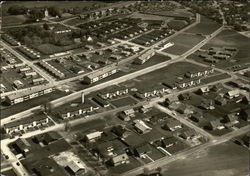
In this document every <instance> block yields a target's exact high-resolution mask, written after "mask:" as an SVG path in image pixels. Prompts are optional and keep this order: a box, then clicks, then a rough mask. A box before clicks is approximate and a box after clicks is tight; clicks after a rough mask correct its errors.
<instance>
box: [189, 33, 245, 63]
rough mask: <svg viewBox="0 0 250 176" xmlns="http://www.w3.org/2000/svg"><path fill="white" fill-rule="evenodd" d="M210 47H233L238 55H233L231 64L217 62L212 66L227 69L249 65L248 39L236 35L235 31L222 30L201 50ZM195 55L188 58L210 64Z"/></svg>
mask: <svg viewBox="0 0 250 176" xmlns="http://www.w3.org/2000/svg"><path fill="white" fill-rule="evenodd" d="M210 47H235V48H237V49H238V50H239V51H238V53H237V54H236V55H235V57H234V58H232V59H231V62H229V61H219V62H218V63H215V64H214V65H215V66H217V67H219V68H227V67H231V66H233V65H239V64H244V63H250V60H249V57H250V52H249V48H250V38H247V37H245V36H244V35H241V34H239V33H237V32H236V31H233V30H224V31H222V32H221V33H219V34H218V35H217V36H216V37H215V38H213V39H212V40H210V41H209V42H208V43H207V44H206V45H205V46H204V47H202V48H203V49H208V48H210ZM197 54H198V52H196V53H194V54H192V55H190V56H189V58H192V59H194V60H196V61H198V62H201V63H205V64H210V63H207V62H204V61H203V59H201V58H199V57H198V55H197Z"/></svg>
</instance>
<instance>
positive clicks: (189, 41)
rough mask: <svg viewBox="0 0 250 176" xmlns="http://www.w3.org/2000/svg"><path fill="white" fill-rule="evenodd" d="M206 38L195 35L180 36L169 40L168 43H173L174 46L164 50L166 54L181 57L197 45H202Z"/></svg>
mask: <svg viewBox="0 0 250 176" xmlns="http://www.w3.org/2000/svg"><path fill="white" fill-rule="evenodd" d="M204 39H205V37H203V36H201V35H195V34H186V33H184V34H180V35H178V36H176V37H174V38H173V39H171V40H169V41H168V42H173V43H174V45H173V46H171V47H169V48H167V49H165V50H163V51H164V52H167V53H170V54H175V55H181V54H184V53H185V52H187V51H188V50H190V49H191V48H193V47H194V46H195V45H197V44H198V43H200V42H201V41H202V40H204Z"/></svg>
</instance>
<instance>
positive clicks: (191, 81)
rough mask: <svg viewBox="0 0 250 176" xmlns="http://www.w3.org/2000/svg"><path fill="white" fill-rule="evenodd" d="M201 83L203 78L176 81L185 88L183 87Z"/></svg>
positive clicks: (179, 86) (180, 86)
mask: <svg viewBox="0 0 250 176" xmlns="http://www.w3.org/2000/svg"><path fill="white" fill-rule="evenodd" d="M200 83H201V79H196V80H184V81H179V82H176V85H177V87H178V88H181V89H183V88H187V87H191V86H196V85H199V84H200Z"/></svg>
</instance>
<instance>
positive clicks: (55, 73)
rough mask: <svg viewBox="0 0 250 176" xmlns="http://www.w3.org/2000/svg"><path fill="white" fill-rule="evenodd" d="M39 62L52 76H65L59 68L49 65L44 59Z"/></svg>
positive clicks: (61, 77)
mask: <svg viewBox="0 0 250 176" xmlns="http://www.w3.org/2000/svg"><path fill="white" fill-rule="evenodd" d="M39 64H40V65H41V66H42V67H43V68H45V69H46V70H47V71H48V72H50V73H51V74H52V75H53V76H55V77H57V78H60V79H63V78H65V74H64V73H62V72H61V71H60V70H58V69H57V68H55V67H54V66H52V65H50V64H49V63H48V62H45V61H41V62H39Z"/></svg>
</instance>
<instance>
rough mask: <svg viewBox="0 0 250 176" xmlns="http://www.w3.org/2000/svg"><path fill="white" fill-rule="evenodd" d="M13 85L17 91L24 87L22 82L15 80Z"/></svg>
mask: <svg viewBox="0 0 250 176" xmlns="http://www.w3.org/2000/svg"><path fill="white" fill-rule="evenodd" d="M13 85H14V86H15V88H17V89H21V88H23V86H24V84H23V83H22V81H20V80H15V81H14V82H13Z"/></svg>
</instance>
